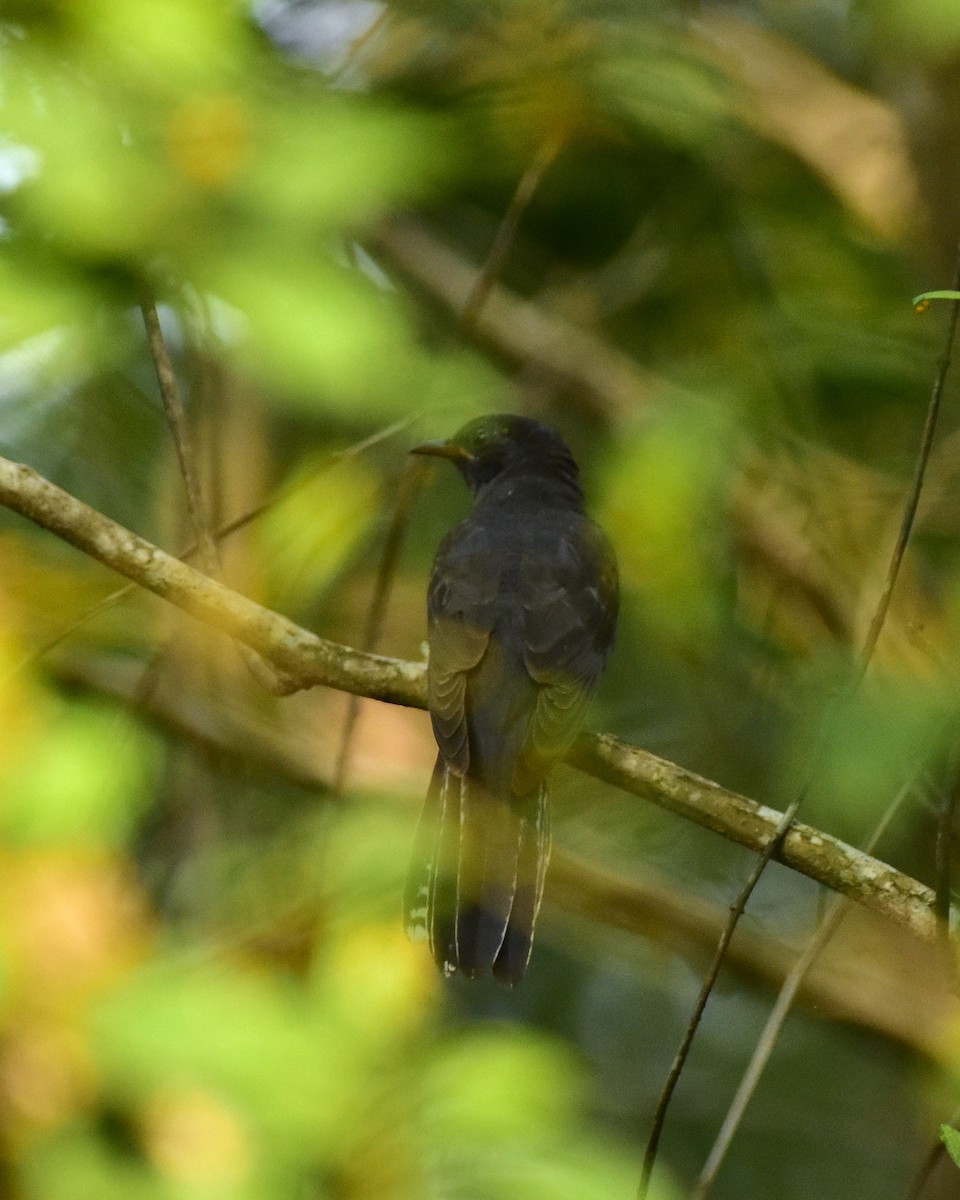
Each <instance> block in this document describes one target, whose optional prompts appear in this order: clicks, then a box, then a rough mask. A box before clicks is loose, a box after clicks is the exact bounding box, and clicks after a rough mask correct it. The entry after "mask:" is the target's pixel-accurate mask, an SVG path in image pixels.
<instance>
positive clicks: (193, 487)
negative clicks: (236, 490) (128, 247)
mask: <svg viewBox="0 0 960 1200" xmlns="http://www.w3.org/2000/svg"><path fill="white" fill-rule="evenodd" d="M140 311H141V312H142V313H143V324H144V327H145V328H146V331H147V341H148V343H149V345H150V354H151V355H152V357H153V365H154V368H155V370H156V372H157V383H158V384H159V385H160V398H161V400H162V401H163V407H164V409H165V410H166V413H167V421H168V423H169V425H170V432H171V434H172V436H173V444H174V446H175V447H176V451H177V460H178V462H179V463H180V474H181V476H182V477H183V486H184V491H185V492H186V497H187V511H188V512H189V514H190V524H191V525H192V526H193V533H194V537H195V538H196V539H197V542H198V544H199V546H200V551H201V555H202V557H201V561H202V563H203V566H204V570H205V571H206V572H207V574H208V575H213V576H215V575H217V574H218V573H219V567H220V551H219V549H218V547H217V543H216V541H215V540H214V538H213V536H212V534H211V532H210V523H209V521H208V519H207V506H206V504H205V503H204V498H203V489H202V488H201V486H200V472H199V470H198V468H197V460H196V457H195V455H194V453H193V443H192V441H191V439H190V435H189V432H188V430H187V418H186V414H185V412H184V409H183V402H182V401H181V399H180V386H179V384H178V383H177V373H176V371H175V370H174V366H173V360H172V359H171V358H170V353H169V351H168V350H167V342H166V338H165V337H164V336H163V329H162V327H161V325H160V316H159V314H158V312H157V306H156V303H155V302H154V301H153V300H152V299H151V298H149V297H148V298H146V299H144V300H143V301H141V304H140Z"/></svg>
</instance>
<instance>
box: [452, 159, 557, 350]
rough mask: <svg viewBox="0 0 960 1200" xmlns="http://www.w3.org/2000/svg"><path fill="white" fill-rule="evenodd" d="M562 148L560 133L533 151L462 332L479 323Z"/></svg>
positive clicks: (479, 279)
mask: <svg viewBox="0 0 960 1200" xmlns="http://www.w3.org/2000/svg"><path fill="white" fill-rule="evenodd" d="M562 148H563V138H562V137H561V136H560V135H554V136H553V137H549V138H547V139H546V141H545V142H543V144H542V145H541V146H540V148H539V149H538V150H537V152H536V154H534V156H533V158H532V160H531V161H530V163H529V164H528V166H527V169H526V170H525V171H524V173H523V175H521V177H520V182H519V183H518V184H517V187H516V190H515V191H514V193H513V196H512V197H511V198H510V203H509V205H508V206H507V211H506V213H504V216H503V220H502V221H501V222H500V225H499V226H498V228H497V232H496V233H495V234H494V238H493V241H492V242H491V243H490V250H489V252H488V254H487V258H486V261H485V262H484V264H483V266H482V267H481V268H480V273H479V274H478V275H477V277H476V279H475V281H474V284H473V287H472V288H471V289H470V294H469V295H468V296H467V299H466V302H465V303H464V306H463V310H462V312H461V313H460V320H459V322H458V326H457V328H458V330H459V332H460V333H466V332H469V330H471V329H472V328H473V326H474V325H475V324H476V321H477V317H478V316H479V315H480V311H481V309H482V308H483V306H484V305H485V304H486V302H487V297H488V296H489V295H490V292H491V291H492V289H493V285H494V284H495V283H496V282H497V279H498V278H499V275H500V272H501V271H502V270H503V264H504V262H505V261H506V258H507V254H508V253H509V252H510V246H511V244H512V242H513V239H514V238H515V237H516V234H517V229H518V227H519V225H520V222H521V220H522V219H523V214H524V213H525V212H526V211H527V208H528V207H529V206H530V201H531V200H532V199H533V197H534V196H535V195H536V192H537V189H538V188H539V187H540V184H541V183H542V182H543V177H544V175H546V173H547V171H548V170H549V169H550V166H551V164H552V163H553V162H554V160H555V159H556V157H557V155H558V154H559V153H560V151H561V149H562Z"/></svg>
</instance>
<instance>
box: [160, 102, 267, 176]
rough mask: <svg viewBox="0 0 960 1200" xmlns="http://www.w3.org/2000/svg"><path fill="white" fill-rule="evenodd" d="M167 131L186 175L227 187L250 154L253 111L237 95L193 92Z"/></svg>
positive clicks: (176, 161)
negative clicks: (204, 94)
mask: <svg viewBox="0 0 960 1200" xmlns="http://www.w3.org/2000/svg"><path fill="white" fill-rule="evenodd" d="M166 135H167V136H166V141H167V149H168V152H169V154H170V158H171V159H172V161H173V163H174V165H175V166H176V167H177V169H178V170H179V171H180V173H181V174H182V175H184V176H185V177H186V178H187V179H188V180H189V181H190V182H191V183H195V184H198V185H199V186H200V187H204V188H220V187H224V186H225V185H226V184H227V183H229V182H230V180H231V179H233V177H234V176H235V175H236V174H237V171H238V170H239V169H240V167H241V166H242V165H243V163H244V162H245V161H246V159H247V157H248V155H249V152H250V143H251V134H250V118H249V113H248V111H247V108H246V106H245V105H244V104H243V103H242V102H241V101H240V100H239V99H238V98H237V97H236V96H232V95H229V94H222V95H215V96H193V97H191V98H190V99H188V100H186V101H185V102H184V103H183V104H181V105H180V106H179V107H178V108H177V109H176V110H175V111H174V113H173V116H172V117H171V118H170V121H169V124H168V125H167V131H166Z"/></svg>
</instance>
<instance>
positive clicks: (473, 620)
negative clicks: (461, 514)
mask: <svg viewBox="0 0 960 1200" xmlns="http://www.w3.org/2000/svg"><path fill="white" fill-rule="evenodd" d="M495 549H496V547H495V545H493V544H492V543H491V541H490V537H489V534H488V533H487V532H486V531H485V530H484V529H482V528H478V527H477V526H475V525H473V524H472V523H471V522H469V521H467V522H463V523H461V524H460V525H458V526H457V527H456V528H455V529H453V530H452V531H451V532H450V533H449V534H448V535H447V537H446V538H445V539H444V540H443V542H442V543H441V545H440V549H439V550H438V552H437V557H436V561H435V562H434V566H433V574H432V576H431V580H430V588H429V591H428V593H427V613H428V617H429V624H430V662H429V664H428V667H427V693H428V703H429V707H430V716H431V719H432V721H433V731H434V734H435V736H436V739H437V745H438V746H439V748H440V754H441V757H442V758H443V759H444V761H445V762H446V763H448V764H449V765H450V766H451V767H452V768H454V769H455V770H456V771H458V772H459V773H460V774H464V773H465V772H466V771H467V769H468V767H469V765H470V746H469V742H468V737H467V716H466V689H467V673H468V672H469V671H471V670H472V669H473V668H474V667H475V666H476V665H477V664H478V663H479V662H480V660H481V658H483V655H484V653H485V651H486V649H487V646H488V644H489V641H490V632H491V630H492V629H493V625H494V621H495V618H496V600H497V591H498V588H499V585H500V565H499V563H498V561H497V556H496V554H495Z"/></svg>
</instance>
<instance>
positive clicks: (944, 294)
mask: <svg viewBox="0 0 960 1200" xmlns="http://www.w3.org/2000/svg"><path fill="white" fill-rule="evenodd" d="M931 300H960V292H955V291H953V290H952V289H951V288H943V289H941V290H940V291H938V292H921V293H920V295H919V296H914V298H913V299H912V300H911V301H910V303H911V304H912V305H913V307H914V308H917V307H918V306H920V305H922V306H923V307H924V308H925V307H926V306H927V305H928V304H929V303H930V301H931Z"/></svg>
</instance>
